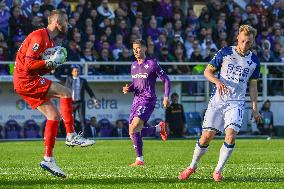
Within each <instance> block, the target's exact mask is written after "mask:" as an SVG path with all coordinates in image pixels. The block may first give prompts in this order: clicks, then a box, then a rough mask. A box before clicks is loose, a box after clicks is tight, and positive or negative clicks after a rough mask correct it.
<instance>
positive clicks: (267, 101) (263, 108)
mask: <svg viewBox="0 0 284 189" xmlns="http://www.w3.org/2000/svg"><path fill="white" fill-rule="evenodd" d="M266 103H270V100H268V99H267V100H266V101H264V103H263V105H262V107H261V110H266V108H265V104H266Z"/></svg>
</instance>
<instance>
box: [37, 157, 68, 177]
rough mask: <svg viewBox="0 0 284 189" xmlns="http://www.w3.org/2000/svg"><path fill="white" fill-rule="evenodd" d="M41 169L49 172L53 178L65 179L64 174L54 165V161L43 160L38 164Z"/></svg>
mask: <svg viewBox="0 0 284 189" xmlns="http://www.w3.org/2000/svg"><path fill="white" fill-rule="evenodd" d="M39 165H40V166H41V168H43V169H44V170H46V171H48V172H50V173H51V174H53V175H54V176H57V177H62V178H66V174H65V173H64V172H63V171H62V170H61V169H60V168H59V167H58V166H57V165H56V163H55V161H54V160H53V161H45V160H43V161H42V162H40V164H39Z"/></svg>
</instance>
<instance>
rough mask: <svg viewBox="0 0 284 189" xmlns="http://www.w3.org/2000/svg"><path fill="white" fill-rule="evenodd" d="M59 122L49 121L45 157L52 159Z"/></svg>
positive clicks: (46, 130)
mask: <svg viewBox="0 0 284 189" xmlns="http://www.w3.org/2000/svg"><path fill="white" fill-rule="evenodd" d="M58 124H59V121H55V120H47V121H46V125H45V130H44V145H45V153H44V155H45V156H47V157H52V156H53V154H52V151H53V147H54V144H55V139H56V136H57V130H58Z"/></svg>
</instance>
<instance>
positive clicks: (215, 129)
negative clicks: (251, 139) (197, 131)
mask: <svg viewBox="0 0 284 189" xmlns="http://www.w3.org/2000/svg"><path fill="white" fill-rule="evenodd" d="M222 123H223V117H222V115H220V112H219V110H218V109H216V108H215V107H214V106H212V105H211V104H209V105H208V108H207V110H206V113H205V117H204V121H203V125H202V134H201V137H200V139H199V140H198V141H197V143H196V145H195V148H194V152H193V156H192V161H191V163H190V165H189V166H188V167H187V168H186V169H185V170H184V171H183V172H181V173H180V175H179V179H180V180H186V179H188V178H189V176H190V175H191V174H193V173H194V172H195V171H196V169H197V165H198V162H199V161H200V159H201V157H202V156H203V155H204V154H205V153H206V152H207V151H208V148H209V143H210V141H211V140H212V139H213V138H214V137H215V135H216V133H220V126H221V125H222Z"/></svg>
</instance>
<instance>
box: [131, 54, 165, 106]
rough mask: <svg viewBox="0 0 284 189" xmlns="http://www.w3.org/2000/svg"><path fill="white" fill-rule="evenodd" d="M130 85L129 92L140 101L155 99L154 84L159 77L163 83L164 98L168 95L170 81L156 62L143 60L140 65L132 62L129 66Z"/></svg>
mask: <svg viewBox="0 0 284 189" xmlns="http://www.w3.org/2000/svg"><path fill="white" fill-rule="evenodd" d="M131 76H132V83H131V85H130V86H129V91H130V92H134V95H135V97H140V98H142V99H149V100H150V99H156V98H157V97H156V93H155V84H156V79H157V77H159V78H160V79H161V80H162V81H163V82H165V95H164V96H165V97H168V96H169V93H170V80H169V77H168V76H167V74H166V73H165V72H164V71H163V70H162V69H161V67H160V65H159V64H158V62H157V60H155V59H145V60H144V61H143V63H142V64H138V61H134V62H133V64H132V65H131Z"/></svg>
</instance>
